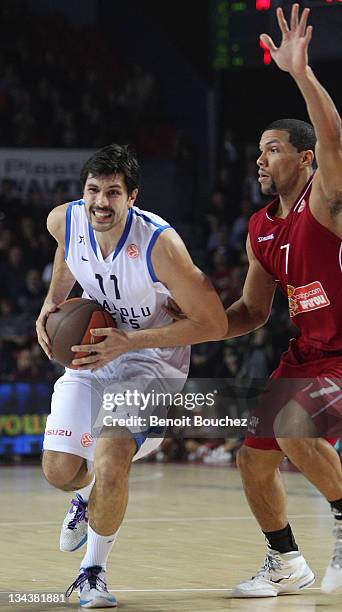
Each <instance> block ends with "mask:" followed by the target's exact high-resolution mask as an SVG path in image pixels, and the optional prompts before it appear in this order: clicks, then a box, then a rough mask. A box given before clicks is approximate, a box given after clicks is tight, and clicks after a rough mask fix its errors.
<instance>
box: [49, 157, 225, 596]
mask: <svg viewBox="0 0 342 612" xmlns="http://www.w3.org/2000/svg"><path fill="white" fill-rule="evenodd" d="M81 180H82V184H83V189H84V193H83V199H81V200H78V201H76V202H72V203H69V204H63V205H61V206H57V207H56V208H55V209H54V210H53V211H52V212H51V213H50V214H49V217H48V221H47V227H48V230H49V232H50V233H51V234H52V236H54V238H55V239H56V241H57V243H58V246H57V250H56V255H55V260H54V267H53V274H52V279H51V285H50V288H49V291H48V295H47V297H46V300H45V302H44V305H43V307H42V310H41V313H40V315H39V317H38V319H37V334H38V340H39V342H40V344H41V346H42V348H43V349H44V351H45V352H46V354H47V355H48V356H49V357H50V358H51V357H52V355H51V346H50V342H49V338H48V336H47V333H46V329H45V324H46V320H47V317H48V315H49V313H51V312H53V311H54V310H55V309H56V307H57V304H58V303H60V302H62V301H63V300H65V299H66V297H67V296H68V295H69V293H70V291H71V289H72V287H73V285H74V284H75V281H78V282H79V284H80V285H81V287H82V288H83V290H84V293H83V296H84V297H88V298H90V299H95V300H96V301H98V302H100V303H101V304H102V305H103V306H104V308H105V309H106V310H108V311H109V312H110V313H111V314H112V315H113V318H114V319H115V322H116V325H117V329H114V328H113V329H112V328H106V329H102V330H94V332H93V333H94V334H95V335H96V334H98V335H102V336H105V340H103V341H101V342H100V343H98V344H96V347H94V345H89V346H82V350H83V351H89V355H88V356H87V357H83V358H80V359H75V360H74V361H73V364H74V365H77V366H78V369H77V370H74V369H71V368H66V371H65V373H64V374H63V376H62V377H61V378H60V379H59V380H58V381H57V382H56V384H55V388H54V393H53V396H52V406H51V414H50V415H49V417H48V419H47V425H46V431H45V437H44V456H43V470H44V474H45V477H46V478H47V480H48V481H49V482H50V483H51V484H52V485H54V486H55V487H57V488H59V489H62V490H63V491H75V492H76V494H75V497H74V499H73V501H72V506H71V509H70V511H69V512H68V514H67V516H66V518H65V520H64V523H63V526H62V531H61V549H62V550H67V551H72V550H76V549H78V548H79V547H80V546H82V544H84V543H85V542H86V541H87V551H86V554H85V556H84V558H83V560H82V562H81V567H80V573H79V576H78V578H77V579H76V580H75V582H73V584H72V585H71V587H70V588H69V590H68V593H69V594H70V593H71V592H72V591H73V589H74V588H77V587H78V588H79V595H80V604H81V605H82V606H83V607H85V608H96V607H115V606H116V600H115V597H114V596H113V595H112V594H111V593H109V592H108V590H107V586H106V578H105V571H106V562H107V558H108V555H109V552H110V550H111V548H112V546H113V544H114V542H115V539H116V536H117V532H118V530H119V527H120V524H121V522H122V520H123V517H124V514H125V510H126V505H127V499H128V475H129V470H130V466H131V462H132V461H134V460H136V459H138V458H141V457H143V456H145V455H146V454H147V453H149V452H150V451H151V450H153V449H155V448H156V447H157V446H158V444H159V443H160V441H161V439H160V438H148V437H147V435H148V432H147V431H140V430H139V431H136V430H134V429H133V428H132V430H131V431H128V430H127V429H124V431H123V432H122V435H120V436H118V437H98V438H97V439H96V440H95V439H94V437H93V435H92V429H91V426H92V425H91V424H92V418H93V417H94V412H95V416H96V412H99V411H100V409H101V406H102V403H103V395H104V392H105V390H106V388H108V387H109V386H110V385H113V384H115V385H116V388H119V389H120V390H121V391H122V392H125V390H126V388H127V387H126V384H127V381H129V382H130V383H132V382H133V383H135V384H136V388H137V389H138V390H140V391H143V390H144V389H145V388H146V386H147V385H148V384H151V381H152V380H153V381H154V388H155V389H157V391H164V392H167V391H168V380H172V381H173V384H172V390H173V391H181V389H182V387H183V385H184V383H185V381H186V377H187V374H188V368H189V355H190V347H189V345H190V344H192V343H196V342H204V341H207V340H215V339H217V340H218V339H221V338H222V337H223V336H224V335H225V334H226V332H227V317H226V315H225V312H224V309H223V307H222V305H221V302H220V300H219V298H218V296H217V294H216V292H215V291H214V289H213V288H212V286H211V284H210V283H209V281H208V280H207V278H206V277H205V275H204V274H203V273H202V272H201V271H200V270H199V269H198V268H196V266H195V265H194V264H193V262H192V260H191V258H190V256H189V254H188V252H187V250H186V248H185V246H184V244H183V242H182V240H181V239H180V237H179V236H178V235H177V233H176V232H175V231H174V230H173V229H172V228H171V227H170V225H169V224H168V223H166V222H165V221H164V220H163V219H161V218H160V217H159V216H157V215H155V214H153V213H149V212H145V211H142V210H140V209H139V208H137V207H136V206H135V205H134V203H135V200H136V197H137V194H138V185H139V166H138V162H137V160H136V159H135V157H134V156H133V155H132V153H131V152H130V150H129V148H128V147H126V146H119V145H109V146H107V147H104V148H103V149H101V150H100V151H98V152H97V153H95V154H94V155H93V156H92V157H91V158H90V159H89V160H88V161H87V162H86V164H85V166H84V168H83V170H82V173H81ZM170 295H172V297H173V298H174V299H175V300H176V302H177V303H178V304H179V306H180V308H181V309H182V311H183V312H184V313H186V314H187V315H188V319H187V320H184V321H183V320H182V321H178V322H176V323H174V322H173V321H172V319H171V317H170V316H169V315H168V314H167V313H166V312H165V311H164V310H163V308H162V306H163V305H164V304H165V302H166V301H167V299H168V296H170ZM73 349H74V350H75V352H77V351H78V350H79V347H73ZM94 350H95V352H94ZM121 414H126V415H127V414H128V406H124V407H123V408H121ZM124 433H125V434H126V435H123V434H124ZM90 466H93V471H88V468H89V467H90ZM88 517H89V518H88ZM87 518H88V520H89V522H88V524H87Z"/></svg>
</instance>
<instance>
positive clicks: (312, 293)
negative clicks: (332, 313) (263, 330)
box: [287, 281, 330, 317]
mask: <svg viewBox="0 0 342 612" xmlns="http://www.w3.org/2000/svg"><path fill="white" fill-rule="evenodd" d="M287 295H288V300H289V311H290V317H295V316H296V315H298V314H302V313H303V312H311V310H317V309H318V308H325V306H329V304H330V300H329V298H328V296H327V294H326V293H325V291H324V289H323V287H322V285H321V283H320V282H319V281H314V282H313V283H309V284H308V285H303V286H302V287H293V286H292V285H287Z"/></svg>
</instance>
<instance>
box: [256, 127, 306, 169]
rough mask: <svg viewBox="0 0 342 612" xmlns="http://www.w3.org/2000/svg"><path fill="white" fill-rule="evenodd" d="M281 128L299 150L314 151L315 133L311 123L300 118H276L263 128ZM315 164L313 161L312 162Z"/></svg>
mask: <svg viewBox="0 0 342 612" xmlns="http://www.w3.org/2000/svg"><path fill="white" fill-rule="evenodd" d="M266 130H283V131H284V132H288V133H289V140H290V143H291V144H292V145H293V146H294V147H295V148H296V149H297V151H298V153H300V152H301V151H313V152H315V145H316V140H317V139H316V134H315V130H314V129H313V126H312V125H311V123H307V122H306V121H301V120H300V119H278V121H272V123H270V124H269V125H268V126H267V128H266V129H265V130H264V131H265V132H266ZM313 165H315V162H314V163H313Z"/></svg>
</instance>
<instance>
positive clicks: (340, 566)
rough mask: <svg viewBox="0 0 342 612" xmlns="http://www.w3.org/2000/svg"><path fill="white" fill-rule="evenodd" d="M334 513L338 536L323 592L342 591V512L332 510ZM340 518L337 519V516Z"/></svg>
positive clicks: (335, 529) (335, 528)
mask: <svg viewBox="0 0 342 612" xmlns="http://www.w3.org/2000/svg"><path fill="white" fill-rule="evenodd" d="M332 512H333V515H334V531H333V533H334V536H335V538H336V543H335V549H334V554H333V556H332V559H331V561H330V563H329V565H328V567H327V570H326V572H325V575H324V578H323V580H322V584H321V591H322V592H323V593H342V520H341V518H342V517H341V513H340V512H338V511H337V510H334V509H333V510H332ZM337 515H338V516H339V517H340V518H339V519H337V518H336V516H337Z"/></svg>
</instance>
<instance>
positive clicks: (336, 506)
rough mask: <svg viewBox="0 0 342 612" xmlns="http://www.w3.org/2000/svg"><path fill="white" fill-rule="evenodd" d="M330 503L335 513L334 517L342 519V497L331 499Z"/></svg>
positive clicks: (338, 519)
mask: <svg viewBox="0 0 342 612" xmlns="http://www.w3.org/2000/svg"><path fill="white" fill-rule="evenodd" d="M329 503H330V507H331V510H332V512H333V514H334V518H335V519H336V520H337V521H342V499H337V500H336V501H331V502H329Z"/></svg>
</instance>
